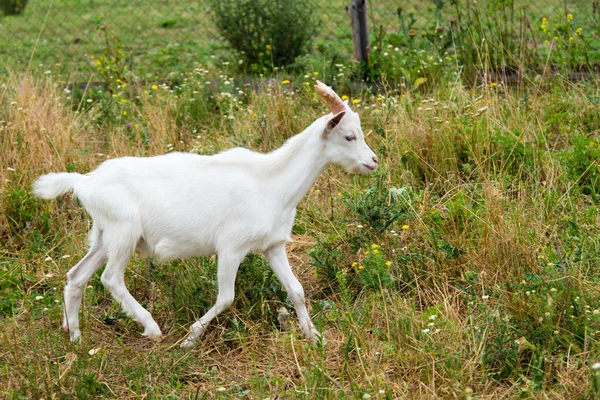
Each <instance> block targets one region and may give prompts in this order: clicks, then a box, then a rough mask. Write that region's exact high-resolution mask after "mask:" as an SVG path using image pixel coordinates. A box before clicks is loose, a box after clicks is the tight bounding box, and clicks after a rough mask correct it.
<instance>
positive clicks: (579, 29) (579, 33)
mask: <svg viewBox="0 0 600 400" xmlns="http://www.w3.org/2000/svg"><path fill="white" fill-rule="evenodd" d="M581 32H583V29H582V28H577V29H575V35H576V36H579V35H581Z"/></svg>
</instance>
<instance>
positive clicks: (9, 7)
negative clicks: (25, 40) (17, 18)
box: [0, 0, 28, 15]
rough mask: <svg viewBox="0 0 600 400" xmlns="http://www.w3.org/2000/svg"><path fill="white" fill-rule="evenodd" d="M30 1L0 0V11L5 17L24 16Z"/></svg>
mask: <svg viewBox="0 0 600 400" xmlns="http://www.w3.org/2000/svg"><path fill="white" fill-rule="evenodd" d="M27 1H28V0H0V10H2V13H3V14H4V15H19V14H23V10H25V6H26V5H27Z"/></svg>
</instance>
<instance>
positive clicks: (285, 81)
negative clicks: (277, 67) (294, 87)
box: [281, 79, 290, 85]
mask: <svg viewBox="0 0 600 400" xmlns="http://www.w3.org/2000/svg"><path fill="white" fill-rule="evenodd" d="M281 84H282V85H289V84H290V80H289V79H284V80H283V81H281Z"/></svg>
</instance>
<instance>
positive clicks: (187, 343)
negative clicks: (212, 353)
mask: <svg viewBox="0 0 600 400" xmlns="http://www.w3.org/2000/svg"><path fill="white" fill-rule="evenodd" d="M179 347H181V348H182V349H186V350H191V349H193V348H194V347H196V340H195V339H190V338H186V339H184V340H183V342H181V344H180V345H179Z"/></svg>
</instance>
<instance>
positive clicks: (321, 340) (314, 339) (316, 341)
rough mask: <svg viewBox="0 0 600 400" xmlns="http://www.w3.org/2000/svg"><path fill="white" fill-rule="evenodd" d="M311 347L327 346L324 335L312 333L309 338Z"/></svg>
mask: <svg viewBox="0 0 600 400" xmlns="http://www.w3.org/2000/svg"><path fill="white" fill-rule="evenodd" d="M309 339H310V341H311V343H312V344H313V346H325V345H326V344H327V340H326V339H325V335H323V334H322V333H320V332H313V334H312V335H311V337H310V338H309Z"/></svg>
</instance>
